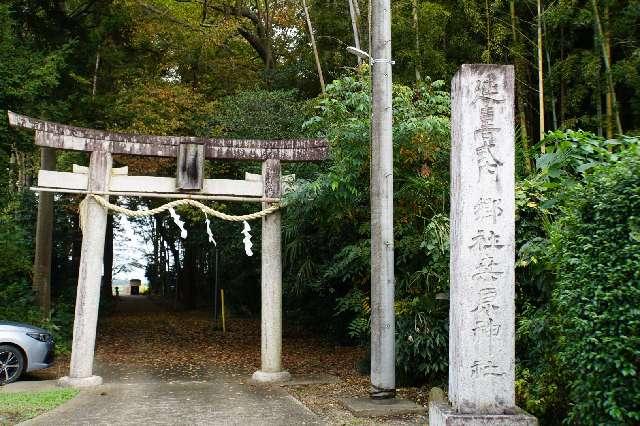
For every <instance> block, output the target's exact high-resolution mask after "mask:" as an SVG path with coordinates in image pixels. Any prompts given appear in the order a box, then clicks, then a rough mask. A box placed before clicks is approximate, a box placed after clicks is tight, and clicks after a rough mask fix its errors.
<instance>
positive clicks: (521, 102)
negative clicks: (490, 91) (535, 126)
mask: <svg viewBox="0 0 640 426" xmlns="http://www.w3.org/2000/svg"><path fill="white" fill-rule="evenodd" d="M509 9H510V14H511V36H512V37H513V46H514V48H515V49H516V54H515V55H514V56H515V58H514V62H515V67H516V93H517V98H516V99H517V104H518V118H519V120H520V142H521V144H522V151H523V154H524V167H525V170H526V171H527V174H531V173H532V172H533V164H532V163H531V153H530V152H529V135H528V132H527V115H526V111H525V91H524V84H522V79H523V78H524V76H525V73H526V65H525V64H524V63H523V60H522V56H521V55H522V52H523V49H522V44H521V43H520V38H519V37H518V32H517V30H516V28H517V18H516V8H515V0H510V2H509Z"/></svg>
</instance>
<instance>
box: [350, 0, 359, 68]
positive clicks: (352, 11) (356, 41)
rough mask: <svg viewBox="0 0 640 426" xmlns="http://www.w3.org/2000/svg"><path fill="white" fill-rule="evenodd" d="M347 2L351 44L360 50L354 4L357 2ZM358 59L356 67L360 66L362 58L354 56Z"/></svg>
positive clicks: (355, 0)
mask: <svg viewBox="0 0 640 426" xmlns="http://www.w3.org/2000/svg"><path fill="white" fill-rule="evenodd" d="M348 1H349V15H350V16H351V28H352V30H353V42H354V44H355V47H356V49H358V50H360V32H359V31H358V22H359V20H360V16H359V13H357V12H356V8H355V6H354V3H357V1H358V0H348ZM356 57H357V58H358V66H360V65H362V58H360V56H356Z"/></svg>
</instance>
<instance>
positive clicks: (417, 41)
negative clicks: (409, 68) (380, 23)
mask: <svg viewBox="0 0 640 426" xmlns="http://www.w3.org/2000/svg"><path fill="white" fill-rule="evenodd" d="M411 12H412V15H413V32H414V34H415V36H416V39H415V52H414V54H413V55H414V56H413V66H414V70H415V73H416V82H420V81H422V76H421V75H420V66H419V65H420V28H419V25H418V0H412V2H411Z"/></svg>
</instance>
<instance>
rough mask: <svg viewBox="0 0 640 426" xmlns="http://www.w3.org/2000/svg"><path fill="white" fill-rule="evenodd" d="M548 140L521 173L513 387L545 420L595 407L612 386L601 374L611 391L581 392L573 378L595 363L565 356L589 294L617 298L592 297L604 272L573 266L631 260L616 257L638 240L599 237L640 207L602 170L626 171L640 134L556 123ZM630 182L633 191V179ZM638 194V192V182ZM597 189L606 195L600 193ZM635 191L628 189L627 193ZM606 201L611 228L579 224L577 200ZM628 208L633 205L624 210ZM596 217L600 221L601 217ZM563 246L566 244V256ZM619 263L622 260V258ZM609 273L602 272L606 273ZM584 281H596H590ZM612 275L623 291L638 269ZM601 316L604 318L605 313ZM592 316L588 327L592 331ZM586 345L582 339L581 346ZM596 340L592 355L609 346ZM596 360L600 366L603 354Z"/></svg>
mask: <svg viewBox="0 0 640 426" xmlns="http://www.w3.org/2000/svg"><path fill="white" fill-rule="evenodd" d="M545 142H546V143H547V148H548V149H547V155H542V156H540V157H538V159H537V161H536V163H537V165H538V167H539V170H538V173H537V174H535V175H532V176H530V177H528V178H526V179H524V180H522V181H520V182H518V185H517V191H516V206H517V220H518V222H517V233H516V236H517V247H518V259H517V271H516V272H517V279H516V282H517V287H516V291H517V294H518V298H517V303H518V322H517V326H518V328H517V355H518V359H519V363H518V370H517V377H518V380H517V387H516V389H517V395H518V398H519V401H520V404H521V405H522V406H523V408H525V409H526V410H528V411H530V412H532V413H534V414H535V415H537V416H538V417H539V418H540V420H541V422H543V423H544V424H558V422H561V421H562V419H563V418H565V417H566V416H567V410H568V409H569V408H570V407H574V406H577V405H579V404H586V405H589V404H592V405H590V407H592V408H593V409H595V410H598V409H599V408H595V407H597V403H595V402H593V401H596V400H597V401H602V400H603V397H602V395H604V393H606V392H607V389H612V388H611V387H607V386H605V385H604V382H599V385H602V387H601V389H600V392H604V393H602V394H599V395H600V396H599V397H598V398H595V397H591V398H588V397H583V396H582V395H581V393H580V392H575V391H572V389H573V383H574V382H575V378H585V377H590V374H591V373H589V374H586V375H585V371H590V370H585V368H586V364H587V363H588V362H586V361H585V363H583V364H582V365H578V364H572V363H569V364H567V363H566V358H564V357H563V356H561V352H559V351H558V348H559V347H563V345H565V344H567V342H568V341H569V340H568V339H569V336H570V335H571V333H572V332H574V330H576V327H575V324H574V323H573V322H572V321H578V322H579V323H580V318H582V317H581V315H582V314H581V312H582V311H581V310H584V309H585V308H586V305H585V304H586V303H587V302H588V301H589V300H592V301H593V302H594V303H596V304H599V306H605V305H606V307H607V310H609V309H614V307H613V306H612V305H611V304H610V303H606V302H604V303H603V301H601V300H598V299H597V298H596V299H593V297H594V294H596V295H603V297H604V298H605V299H607V300H608V296H604V293H603V289H606V285H605V286H604V287H601V286H602V283H598V281H595V280H596V279H598V278H597V274H592V275H588V274H587V276H585V277H583V278H582V279H579V277H578V275H575V276H574V275H571V274H574V273H575V274H579V273H585V274H586V272H585V271H592V272H593V271H596V270H602V271H606V270H607V269H608V268H609V267H610V266H611V262H616V259H617V260H618V261H620V262H622V263H621V265H620V267H622V268H624V267H625V266H622V265H625V264H627V262H628V261H629V260H628V259H626V258H625V259H624V261H623V260H620V259H622V258H619V257H617V253H618V252H620V251H623V252H624V251H625V249H623V247H626V248H627V249H630V248H631V246H630V245H629V244H630V243H631V240H629V238H626V239H620V238H618V237H616V239H615V241H614V240H611V241H610V242H609V243H607V244H618V245H619V249H617V250H613V251H611V253H616V255H609V254H608V252H609V251H610V250H609V249H606V250H603V251H599V249H597V247H598V246H603V243H602V242H601V241H600V238H601V237H602V235H604V234H607V232H608V230H607V229H606V228H610V230H614V229H616V228H619V227H623V228H624V226H625V225H624V224H625V223H627V216H631V217H633V216H634V215H636V216H637V212H638V210H637V208H636V211H635V213H631V211H632V209H633V207H634V206H627V207H624V206H620V207H616V200H619V199H620V196H621V195H620V192H619V191H620V187H617V186H611V185H605V184H604V183H603V182H602V181H603V179H604V178H602V176H604V175H607V174H608V173H610V174H611V176H619V171H620V170H623V169H625V168H629V169H632V167H631V166H630V164H632V163H633V161H636V160H635V158H637V152H638V146H639V145H640V139H638V138H633V137H622V138H620V139H618V140H605V139H604V138H601V137H597V136H595V135H593V134H589V133H587V132H575V131H567V132H554V133H552V134H550V135H548V137H547V138H546V139H545ZM618 163H620V164H618ZM616 170H617V171H616ZM598 176H599V177H598ZM596 182H600V183H597V184H596ZM629 190H630V191H633V189H631V188H630V189H629ZM596 196H597V197H596ZM589 197H591V198H589ZM635 197H636V199H637V189H636V195H635ZM598 199H600V200H601V201H598V202H597V203H596V201H597V200H598ZM633 199H634V198H633V197H631V199H630V200H633ZM629 202H630V203H631V202H633V201H629ZM606 203H609V205H610V207H609V208H610V209H611V210H610V211H607V213H606V214H605V212H604V211H603V212H602V213H601V214H602V215H605V216H606V215H608V216H609V219H607V220H600V219H598V223H600V224H601V225H600V226H602V227H603V228H604V229H601V230H600V231H597V230H596V229H595V228H593V229H591V230H590V231H589V232H587V231H586V229H587V228H585V227H583V225H585V226H586V224H581V225H579V226H578V224H579V223H581V222H580V221H582V220H583V217H582V216H581V214H582V213H580V214H578V213H577V212H579V211H581V210H579V208H584V209H588V208H589V207H588V206H591V209H592V210H593V209H594V208H595V207H594V205H595V206H598V207H600V208H603V207H604V206H606ZM579 206H583V207H579ZM625 208H626V209H627V213H622V211H624V209H625ZM629 209H631V210H629ZM618 211H620V213H618ZM590 223H591V225H593V226H597V224H596V223H595V222H590ZM605 231H606V232H605ZM582 232H584V234H582ZM610 236H611V235H610ZM611 237H613V236H611ZM578 241H579V242H578ZM576 244H577V245H578V246H579V247H578V246H576ZM559 250H560V251H561V252H562V253H563V255H562V256H561V255H560V252H559ZM583 251H587V252H588V253H589V255H591V256H592V257H591V258H589V257H588V256H587V255H582V254H581V253H582V252H583ZM570 253H571V254H570ZM563 256H567V257H566V258H564V257H563ZM623 256H626V255H623ZM613 269H616V266H615V263H614V268H613ZM580 271H582V272H580ZM562 277H566V278H562ZM602 279H604V278H599V280H602ZM587 281H588V282H589V285H586V282H587ZM607 283H609V281H607ZM611 285H616V286H621V287H620V288H618V290H619V291H623V290H622V288H626V287H627V286H631V287H633V286H634V284H633V280H632V277H631V276H628V277H627V279H626V281H625V280H622V281H620V280H618V282H617V283H615V284H614V283H613V282H611ZM562 286H569V287H570V289H571V290H570V291H569V292H568V293H562V294H565V296H566V295H567V294H570V295H571V298H570V299H566V298H565V299H564V300H565V302H566V305H563V307H562V309H561V308H560V307H559V306H560V305H558V301H557V298H558V295H559V294H561V293H559V291H560V290H559V288H560V287H562ZM635 287H637V285H635ZM629 306H630V305H628V303H627V302H626V301H623V300H620V304H619V305H616V307H615V309H620V310H624V309H629ZM602 313H603V314H604V312H602ZM617 315H620V313H618V314H617ZM602 319H603V320H604V319H605V316H604V315H603V316H602ZM581 324H582V325H584V323H581ZM592 325H593V324H592ZM592 325H589V326H587V327H586V328H585V329H584V330H585V331H590V332H592V331H593V327H592ZM636 334H637V332H636ZM590 337H591V336H585V335H582V336H580V337H578V336H575V335H574V337H573V339H574V344H576V345H577V342H578V341H579V340H580V339H583V343H585V344H586V342H587V339H588V338H590ZM621 344H624V345H627V346H626V348H627V349H630V348H633V345H632V342H631V341H629V340H625V341H624V343H621ZM578 346H579V345H578ZM636 346H637V345H636ZM584 349H585V348H584V347H581V349H580V350H584ZM594 350H599V351H601V352H600V353H599V354H598V355H596V356H595V357H594V358H598V357H600V358H602V357H606V358H608V357H609V356H610V354H609V353H607V351H606V348H605V347H604V346H601V347H600V348H595V349H594ZM573 355H575V354H573ZM573 355H572V356H573ZM575 359H578V358H575ZM611 362H614V363H615V362H616V361H615V358H611ZM592 367H593V368H600V367H597V366H596V364H593V365H592ZM611 373H612V372H611V371H608V372H607V374H611ZM603 380H608V379H603ZM594 383H595V382H594ZM582 390H584V388H583V389H582ZM600 409H601V408H600ZM582 415H583V414H576V415H574V417H572V421H573V422H574V423H575V422H577V423H581V424H583V423H584V424H590V423H598V422H583V421H582ZM605 423H606V422H605Z"/></svg>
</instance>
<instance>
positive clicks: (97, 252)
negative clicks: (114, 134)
mask: <svg viewBox="0 0 640 426" xmlns="http://www.w3.org/2000/svg"><path fill="white" fill-rule="evenodd" d="M111 164H112V160H111V153H109V152H105V151H93V152H92V153H91V159H90V160H89V174H88V188H87V189H88V190H89V191H95V192H100V191H108V189H109V180H110V178H111ZM85 203H86V205H85V206H84V209H85V210H84V211H81V212H80V215H81V220H82V222H83V223H82V249H81V252H80V271H79V272H78V289H77V293H76V311H75V321H74V322H73V344H72V346H71V364H70V367H69V376H66V377H63V378H61V379H60V383H61V384H65V385H69V386H74V387H85V386H95V385H99V384H101V383H102V377H100V376H95V375H93V357H94V351H95V341H96V327H97V325H98V308H99V305H100V283H101V280H102V273H103V264H102V259H103V255H104V237H105V233H106V230H107V211H106V210H105V209H104V208H103V207H102V206H101V205H99V204H98V203H97V202H96V201H95V200H94V199H93V198H90V197H89V198H87V199H86V200H85Z"/></svg>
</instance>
